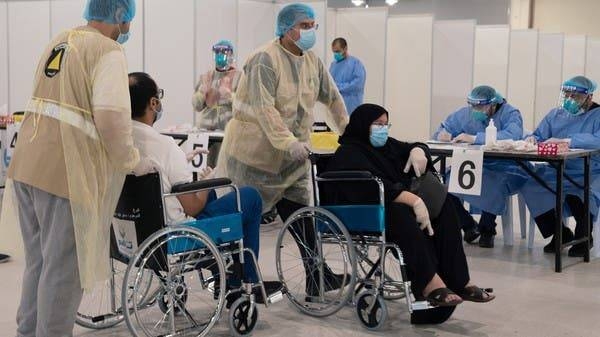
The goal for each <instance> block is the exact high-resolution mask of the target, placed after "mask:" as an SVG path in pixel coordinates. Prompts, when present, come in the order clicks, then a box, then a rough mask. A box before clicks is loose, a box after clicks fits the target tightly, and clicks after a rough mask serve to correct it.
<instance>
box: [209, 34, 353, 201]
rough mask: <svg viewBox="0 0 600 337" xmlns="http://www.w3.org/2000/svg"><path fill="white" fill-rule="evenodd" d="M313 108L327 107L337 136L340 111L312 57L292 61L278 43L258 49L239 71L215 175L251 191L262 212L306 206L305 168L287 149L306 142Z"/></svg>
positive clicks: (341, 124)
mask: <svg viewBox="0 0 600 337" xmlns="http://www.w3.org/2000/svg"><path fill="white" fill-rule="evenodd" d="M316 102H321V103H323V104H324V105H325V106H327V107H328V113H327V114H326V118H327V120H326V121H327V124H328V125H329V126H330V128H332V130H334V131H335V132H337V133H338V134H339V133H340V132H343V131H344V129H345V127H346V125H347V124H348V116H347V113H346V107H345V105H344V101H343V99H342V97H341V95H340V93H339V92H338V90H337V88H336V86H335V83H334V82H333V80H332V78H331V76H330V75H329V73H328V72H327V70H326V69H325V68H324V66H323V63H322V62H321V60H320V59H319V58H318V57H317V56H316V55H315V54H314V53H313V52H312V51H308V52H304V53H303V55H301V56H296V55H294V54H292V53H290V52H289V51H287V50H286V49H285V48H284V47H283V46H282V45H281V44H280V42H279V39H276V40H274V41H272V42H270V43H268V44H267V45H265V46H263V47H261V48H259V49H258V50H257V51H256V52H254V54H253V55H251V56H250V57H249V58H248V60H247V62H246V64H245V65H244V68H243V74H242V78H241V79H240V83H239V86H238V90H237V93H236V96H235V99H234V101H233V119H232V120H231V121H230V122H229V123H228V124H227V127H226V128H225V137H224V140H223V145H222V148H221V152H220V155H219V162H218V165H217V172H218V175H220V176H227V177H229V178H231V179H232V180H233V181H234V182H235V183H236V184H238V185H240V186H243V185H249V186H254V187H256V188H257V189H258V190H259V192H260V194H261V197H262V198H263V210H264V211H268V210H270V209H271V208H272V207H273V206H274V205H275V204H276V203H277V202H278V201H279V200H281V199H282V198H286V199H289V200H291V201H294V202H298V203H302V204H308V203H309V200H310V194H309V193H310V192H309V181H310V180H309V162H308V161H295V160H293V159H292V157H291V156H290V154H289V152H288V149H289V147H290V145H291V144H292V143H294V142H296V141H301V142H309V138H310V131H311V129H312V124H313V122H314V119H313V116H314V109H315V103H316Z"/></svg>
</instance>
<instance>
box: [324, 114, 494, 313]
mask: <svg viewBox="0 0 600 337" xmlns="http://www.w3.org/2000/svg"><path fill="white" fill-rule="evenodd" d="M389 127H390V125H389V122H388V112H387V111H386V110H385V109H384V108H383V107H381V106H378V105H373V104H363V105H361V106H360V107H358V108H357V109H356V110H355V111H354V112H353V113H352V116H350V124H348V127H347V128H346V131H345V132H344V134H343V135H342V136H341V137H340V140H339V143H340V147H339V148H338V149H337V151H336V153H335V155H334V156H333V157H332V158H331V159H330V160H329V163H328V165H327V171H344V170H353V171H369V172H371V174H373V175H375V176H377V177H379V178H380V179H381V180H382V182H383V184H384V188H385V210H386V240H387V241H388V242H391V243H394V244H396V245H397V246H398V247H399V248H400V250H401V251H402V253H403V255H404V258H405V262H406V265H407V272H408V278H409V279H410V280H411V286H412V291H413V294H415V296H416V297H417V298H419V297H420V296H422V298H424V299H426V300H428V301H429V302H430V303H431V304H433V305H435V306H439V307H443V306H448V307H451V306H456V305H458V304H460V303H461V302H462V301H473V302H489V301H491V300H493V299H494V297H495V296H494V295H492V294H490V292H491V290H489V289H488V290H487V291H486V290H485V289H481V288H479V287H478V286H475V285H474V284H473V282H472V281H471V279H470V277H469V267H468V266H467V259H466V257H465V253H464V251H463V246H462V241H461V240H462V237H461V234H460V225H459V222H458V218H457V213H456V210H455V208H454V206H453V203H452V202H450V201H449V199H448V198H447V197H446V196H445V195H446V192H445V189H444V188H443V187H442V188H441V191H440V190H439V189H438V190H437V192H436V193H434V195H433V196H432V195H431V193H429V194H430V195H429V196H428V197H427V198H426V197H423V198H421V197H419V196H418V195H417V194H420V191H418V189H417V190H415V189H414V188H413V189H411V186H413V187H414V186H415V181H425V180H426V176H430V177H435V175H433V174H431V173H429V172H434V168H433V166H432V163H431V157H430V155H429V150H428V147H427V145H425V144H422V143H412V144H411V143H404V142H400V141H398V140H396V139H394V138H391V137H389V136H388V129H389ZM417 177H420V178H417ZM429 181H430V182H431V181H432V180H429ZM433 181H434V182H433V184H434V185H435V184H440V182H439V180H437V179H433ZM426 185H427V184H421V185H420V186H426ZM346 186H347V189H346V190H344V187H343V185H341V186H337V187H336V191H335V193H334V194H335V196H334V198H337V199H338V200H336V201H337V202H344V203H351V204H352V203H356V204H360V203H361V202H362V203H363V204H364V203H365V202H366V201H367V200H365V193H364V191H363V190H362V189H361V190H360V191H359V190H358V189H356V188H355V187H354V188H352V186H348V185H347V184H346ZM340 188H341V189H342V190H340ZM423 188H424V189H425V187H423ZM436 188H437V187H436ZM411 190H412V191H413V192H411ZM423 192H424V193H425V194H427V193H426V192H427V191H423ZM367 198H368V197H367ZM342 199H343V200H342ZM435 199H438V200H435ZM440 199H441V200H440ZM377 200H378V199H377ZM430 212H432V213H434V212H435V213H437V214H430Z"/></svg>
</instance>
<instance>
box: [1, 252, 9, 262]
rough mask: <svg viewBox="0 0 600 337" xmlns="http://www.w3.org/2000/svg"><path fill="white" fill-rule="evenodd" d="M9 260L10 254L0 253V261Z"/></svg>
mask: <svg viewBox="0 0 600 337" xmlns="http://www.w3.org/2000/svg"><path fill="white" fill-rule="evenodd" d="M9 260H10V256H9V255H6V254H0V263H4V262H8V261H9Z"/></svg>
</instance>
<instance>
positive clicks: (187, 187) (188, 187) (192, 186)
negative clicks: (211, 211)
mask: <svg viewBox="0 0 600 337" xmlns="http://www.w3.org/2000/svg"><path fill="white" fill-rule="evenodd" d="M228 185H231V180H230V179H229V178H216V179H206V180H200V181H194V182H191V183H186V184H179V185H175V186H173V187H172V188H171V193H185V192H192V191H198V190H208V189H213V188H217V187H224V186H228Z"/></svg>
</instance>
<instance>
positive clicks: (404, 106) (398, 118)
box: [385, 16, 433, 141]
mask: <svg viewBox="0 0 600 337" xmlns="http://www.w3.org/2000/svg"><path fill="white" fill-rule="evenodd" d="M432 40H433V17H432V16H398V17H390V18H388V33H387V56H386V83H385V106H386V108H387V110H388V111H389V112H390V122H391V123H392V124H393V127H392V128H391V129H390V132H391V135H392V136H393V137H395V138H397V139H401V140H408V141H423V140H427V139H428V138H429V136H430V132H429V131H430V130H429V124H430V112H431V55H432ZM407 46H410V48H407ZM400 60H401V61H400Z"/></svg>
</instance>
